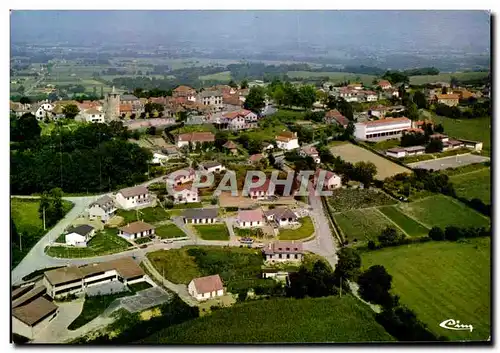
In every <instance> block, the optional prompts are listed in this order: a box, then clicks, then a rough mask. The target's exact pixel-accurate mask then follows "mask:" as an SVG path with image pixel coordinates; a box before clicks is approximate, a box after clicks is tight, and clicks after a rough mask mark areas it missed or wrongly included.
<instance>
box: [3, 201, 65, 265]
mask: <svg viewBox="0 0 500 353" xmlns="http://www.w3.org/2000/svg"><path fill="white" fill-rule="evenodd" d="M39 205H40V201H39V200H38V199H19V198H11V199H10V212H11V217H12V220H13V221H14V224H15V226H16V230H17V233H18V234H20V236H21V246H22V250H21V249H20V248H17V247H12V263H11V265H12V267H15V266H16V265H17V264H19V263H20V262H21V260H22V259H23V258H24V257H25V256H26V254H28V252H29V251H30V250H31V248H32V247H33V246H35V244H36V243H37V242H38V241H39V240H40V239H41V238H42V237H43V236H44V235H45V234H46V232H48V231H49V229H50V228H48V229H47V230H46V231H44V230H43V221H42V219H41V218H40V216H39V214H38V207H39ZM63 208H64V214H66V213H68V212H69V211H70V210H71V209H72V208H73V203H71V202H69V201H64V200H63Z"/></svg>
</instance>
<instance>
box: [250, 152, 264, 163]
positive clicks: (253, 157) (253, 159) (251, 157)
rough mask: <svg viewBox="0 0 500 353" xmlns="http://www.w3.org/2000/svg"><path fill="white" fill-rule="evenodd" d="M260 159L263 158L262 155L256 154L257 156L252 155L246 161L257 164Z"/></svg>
mask: <svg viewBox="0 0 500 353" xmlns="http://www.w3.org/2000/svg"><path fill="white" fill-rule="evenodd" d="M262 158H264V155H263V154H262V153H257V154H252V155H251V156H250V157H249V158H248V159H249V160H250V161H251V162H258V161H260V160H261V159H262Z"/></svg>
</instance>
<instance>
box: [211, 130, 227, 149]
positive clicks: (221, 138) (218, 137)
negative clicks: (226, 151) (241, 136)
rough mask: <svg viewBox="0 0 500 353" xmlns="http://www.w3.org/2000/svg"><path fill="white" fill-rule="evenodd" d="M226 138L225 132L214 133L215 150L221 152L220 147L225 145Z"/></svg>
mask: <svg viewBox="0 0 500 353" xmlns="http://www.w3.org/2000/svg"><path fill="white" fill-rule="evenodd" d="M228 137H229V134H228V133H227V131H217V132H216V133H215V141H214V142H215V148H217V150H219V151H220V150H222V146H223V145H224V144H225V143H226V141H227V140H228Z"/></svg>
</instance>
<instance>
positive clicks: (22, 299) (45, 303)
mask: <svg viewBox="0 0 500 353" xmlns="http://www.w3.org/2000/svg"><path fill="white" fill-rule="evenodd" d="M46 292H47V289H46V288H45V286H43V285H33V284H32V285H27V286H23V287H19V288H17V289H14V290H13V291H12V293H11V302H12V332H14V333H17V334H18V335H21V336H24V337H26V338H29V339H34V338H35V337H36V336H37V335H38V334H39V333H40V332H41V331H42V330H43V329H45V328H46V327H47V325H48V324H49V323H50V322H51V321H52V320H53V319H54V318H55V317H56V316H57V314H58V312H59V308H58V306H57V305H55V304H54V303H53V302H52V301H50V300H48V299H47V298H45V294H46Z"/></svg>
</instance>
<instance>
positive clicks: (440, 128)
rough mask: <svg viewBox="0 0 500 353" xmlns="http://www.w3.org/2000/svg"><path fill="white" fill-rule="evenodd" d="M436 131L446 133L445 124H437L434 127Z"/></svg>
mask: <svg viewBox="0 0 500 353" xmlns="http://www.w3.org/2000/svg"><path fill="white" fill-rule="evenodd" d="M434 131H435V132H437V133H439V134H442V133H444V126H443V125H442V124H438V125H436V127H434Z"/></svg>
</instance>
